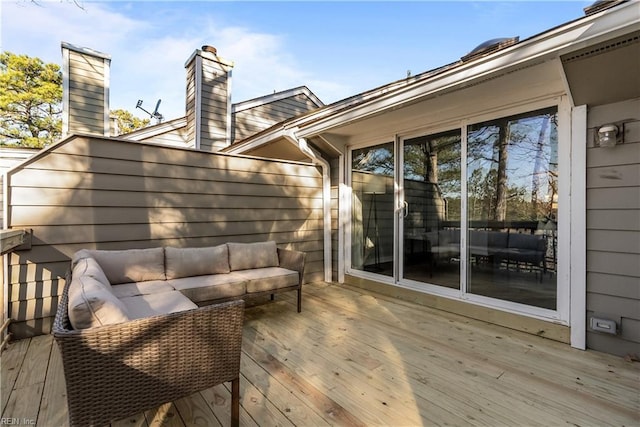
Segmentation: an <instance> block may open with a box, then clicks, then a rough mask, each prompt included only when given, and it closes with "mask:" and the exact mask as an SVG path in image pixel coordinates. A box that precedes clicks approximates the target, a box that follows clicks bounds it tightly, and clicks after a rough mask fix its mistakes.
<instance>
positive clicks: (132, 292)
mask: <svg viewBox="0 0 640 427" xmlns="http://www.w3.org/2000/svg"><path fill="white" fill-rule="evenodd" d="M172 291H175V289H174V288H173V286H171V285H170V284H168V283H167V281H166V280H149V281H147V282H137V283H122V284H120V285H114V286H112V287H111V292H113V294H114V295H115V296H116V298H125V297H135V296H137V295H149V294H157V293H160V292H172Z"/></svg>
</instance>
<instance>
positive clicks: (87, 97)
mask: <svg viewBox="0 0 640 427" xmlns="http://www.w3.org/2000/svg"><path fill="white" fill-rule="evenodd" d="M110 63H111V60H110V59H109V58H108V57H107V56H101V54H99V53H98V52H93V51H89V50H88V49H84V50H83V49H81V48H75V47H71V46H70V45H66V44H63V65H64V67H63V68H64V114H63V133H64V134H66V135H70V134H78V133H83V134H95V135H107V134H108V131H109V119H108V108H109V99H108V97H109V95H108V93H109V92H108V90H109V89H108V88H109V67H110Z"/></svg>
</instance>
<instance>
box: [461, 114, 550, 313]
mask: <svg viewBox="0 0 640 427" xmlns="http://www.w3.org/2000/svg"><path fill="white" fill-rule="evenodd" d="M557 194H558V137H557V120H556V109H555V108H553V109H546V110H540V111H534V112H530V113H526V114H521V115H517V116H510V117H505V118H501V119H497V120H492V121H488V122H483V123H478V124H474V125H472V126H469V128H468V142H467V203H468V221H467V223H468V229H469V244H468V245H467V254H468V259H469V266H470V268H469V269H468V271H469V277H468V292H469V293H472V294H477V295H483V296H488V297H492V298H497V299H500V300H505V301H512V302H517V303H521V304H526V305H531V306H536V307H541V308H547V309H551V310H555V309H556V301H557V300H556V293H557V292H556V291H557V290H556V277H557V276H556V274H554V273H555V271H556V264H557V260H556V258H557V251H556V250H555V248H556V238H557V235H556V232H557V230H556V228H557V227H556V224H557V213H558V206H557Z"/></svg>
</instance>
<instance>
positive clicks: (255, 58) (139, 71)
mask: <svg viewBox="0 0 640 427" xmlns="http://www.w3.org/2000/svg"><path fill="white" fill-rule="evenodd" d="M81 4H82V6H83V9H81V8H78V7H76V6H75V5H74V4H73V2H41V6H37V5H34V4H33V3H31V2H25V1H20V2H3V4H2V36H3V43H2V50H9V51H11V52H14V53H19V54H27V55H30V56H37V57H40V58H41V59H42V60H44V61H45V62H55V63H58V64H60V63H61V53H60V42H62V41H65V42H69V43H71V44H74V45H77V46H82V47H89V48H91V49H94V50H97V51H100V52H103V53H106V54H109V55H111V58H112V61H111V108H124V109H127V110H129V111H132V112H134V114H136V115H138V116H141V117H144V115H145V114H144V113H143V112H142V111H140V110H137V111H136V110H135V105H136V101H137V100H138V99H142V100H144V105H143V106H144V107H145V108H146V109H147V110H150V109H152V108H153V107H154V106H155V102H156V101H157V100H158V99H162V104H161V107H160V112H161V113H162V114H163V115H164V116H165V118H167V119H172V118H176V117H180V116H182V115H184V109H185V106H184V102H185V101H184V97H185V84H186V77H185V70H184V64H185V62H186V60H187V59H188V58H189V56H190V55H191V54H192V53H193V51H194V50H195V49H198V48H200V47H201V46H202V45H205V44H208V45H212V46H215V47H216V48H217V49H218V54H219V55H220V56H221V57H222V58H225V59H227V60H230V61H233V62H234V63H235V67H234V70H233V83H232V91H233V94H232V98H233V102H240V101H244V100H247V99H251V98H254V97H258V96H262V95H266V94H269V93H272V92H273V91H280V90H285V89H289V88H292V87H296V86H301V85H307V86H308V87H309V88H310V89H311V90H312V91H315V92H316V94H317V95H318V96H319V97H320V98H321V99H323V98H328V99H329V100H335V99H338V98H341V97H344V96H346V95H344V96H343V95H342V93H345V90H346V89H347V88H345V87H344V86H342V85H340V84H339V83H336V82H333V81H330V80H328V79H324V78H323V77H322V76H318V75H315V72H314V70H303V69H302V68H301V66H300V65H299V64H298V63H297V61H296V58H295V57H294V56H293V55H292V54H290V53H289V52H288V49H287V39H286V36H284V35H281V34H271V33H267V32H263V31H262V32H261V31H254V30H252V29H251V28H245V27H239V26H229V25H225V23H224V22H218V21H217V20H216V19H214V18H212V17H211V16H189V15H188V12H189V11H188V9H186V8H185V9H183V10H181V16H179V17H175V16H172V15H171V14H164V13H163V12H162V9H161V8H162V3H161V2H160V3H143V4H141V6H140V7H148V8H149V13H148V14H147V15H146V16H144V18H140V17H137V18H133V17H132V16H133V15H127V14H128V13H129V10H128V6H127V4H126V3H120V2H118V3H111V4H108V5H107V4H103V3H97V2H83V3H81ZM174 5H175V3H174ZM116 10H117V11H116ZM176 22H178V24H176ZM180 22H182V24H180ZM185 22H186V23H187V24H185ZM347 95H349V93H347ZM323 100H324V99H323Z"/></svg>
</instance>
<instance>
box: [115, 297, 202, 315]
mask: <svg viewBox="0 0 640 427" xmlns="http://www.w3.org/2000/svg"><path fill="white" fill-rule="evenodd" d="M120 301H122V303H123V304H124V306H125V307H126V308H127V310H128V311H129V316H130V317H131V319H142V318H144V317H150V316H157V315H160V314H168V313H177V312H179V311H186V310H192V309H194V308H198V306H197V305H196V304H194V303H193V302H192V301H191V300H189V298H187V297H185V296H184V295H182V294H181V293H180V292H178V291H173V292H162V293H159V294H150V295H138V296H134V297H125V298H122V299H121V300H120Z"/></svg>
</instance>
